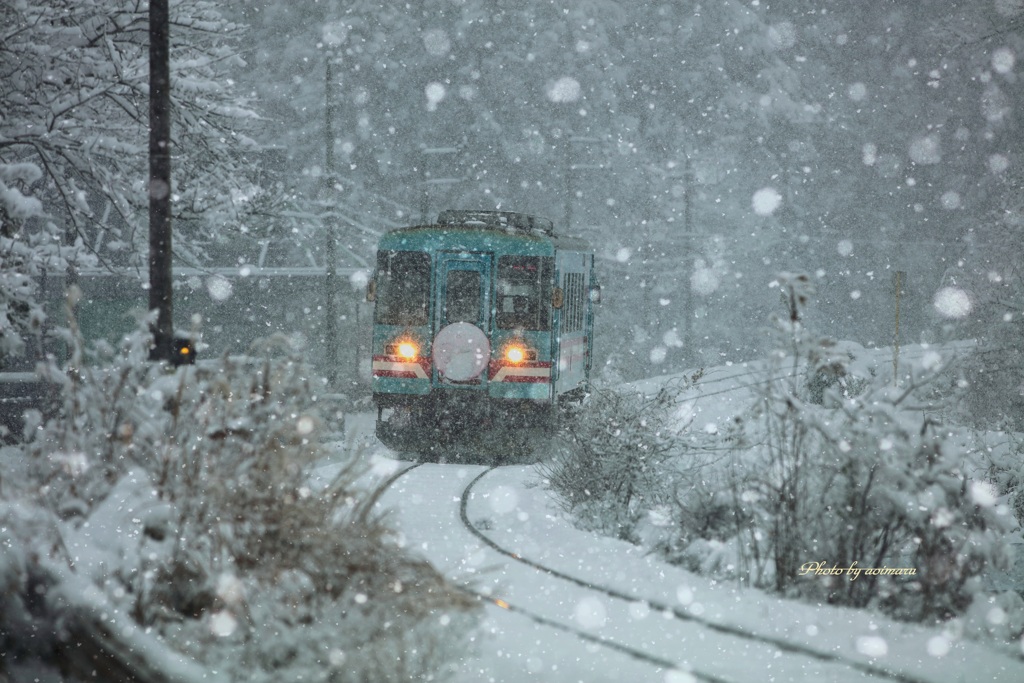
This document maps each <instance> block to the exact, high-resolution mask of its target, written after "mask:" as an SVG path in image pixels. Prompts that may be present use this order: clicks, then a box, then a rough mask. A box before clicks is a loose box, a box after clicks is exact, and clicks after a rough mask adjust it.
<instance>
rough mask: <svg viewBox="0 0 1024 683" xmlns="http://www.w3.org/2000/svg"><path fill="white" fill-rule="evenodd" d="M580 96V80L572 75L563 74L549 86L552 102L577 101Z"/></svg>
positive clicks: (549, 97)
mask: <svg viewBox="0 0 1024 683" xmlns="http://www.w3.org/2000/svg"><path fill="white" fill-rule="evenodd" d="M579 98H580V82H579V81H577V80H576V79H575V78H573V77H572V76H562V77H561V78H559V79H558V80H557V81H555V82H553V83H551V84H550V85H549V86H548V99H549V100H551V101H552V102H575V101H576V100H578V99H579Z"/></svg>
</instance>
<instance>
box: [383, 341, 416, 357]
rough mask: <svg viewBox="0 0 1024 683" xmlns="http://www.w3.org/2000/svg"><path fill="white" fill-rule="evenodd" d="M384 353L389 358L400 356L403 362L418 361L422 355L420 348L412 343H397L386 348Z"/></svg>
mask: <svg viewBox="0 0 1024 683" xmlns="http://www.w3.org/2000/svg"><path fill="white" fill-rule="evenodd" d="M384 353H386V354H387V355H389V356H398V357H399V358H401V359H403V360H416V358H418V357H419V355H420V348H419V347H418V346H417V345H416V344H415V343H414V342H411V341H402V342H396V343H394V344H388V345H387V346H386V347H384Z"/></svg>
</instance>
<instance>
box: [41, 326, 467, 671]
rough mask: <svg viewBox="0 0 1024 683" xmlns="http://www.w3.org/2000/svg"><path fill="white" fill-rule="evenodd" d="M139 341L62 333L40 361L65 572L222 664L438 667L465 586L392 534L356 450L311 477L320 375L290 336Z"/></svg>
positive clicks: (49, 484)
mask: <svg viewBox="0 0 1024 683" xmlns="http://www.w3.org/2000/svg"><path fill="white" fill-rule="evenodd" d="M148 346H149V336H148V335H147V334H145V332H143V331H140V332H139V333H137V334H135V335H133V336H131V337H130V338H128V339H127V340H126V341H125V345H124V348H123V349H122V350H121V351H120V352H114V351H113V349H111V348H109V347H102V346H101V347H98V348H97V355H96V356H95V357H93V358H92V359H86V358H85V357H84V356H85V354H84V353H83V352H82V349H81V344H79V343H77V342H75V343H73V344H72V348H73V351H72V354H71V365H70V367H69V368H67V372H63V373H57V372H54V373H53V374H54V377H55V379H57V378H59V379H61V381H62V382H63V383H64V397H65V401H64V408H63V413H62V415H61V416H60V418H59V419H56V420H53V421H51V422H49V423H47V424H36V425H34V431H35V434H36V435H35V439H34V440H33V442H32V444H31V447H30V454H31V457H32V460H33V463H34V469H35V477H36V480H37V483H38V484H41V487H40V490H41V491H42V497H43V499H44V501H45V502H46V504H47V505H48V506H49V508H50V509H51V510H52V511H53V512H54V513H55V518H59V519H62V520H64V521H63V523H62V525H63V526H64V528H65V529H66V533H65V536H66V538H65V540H64V543H65V545H67V546H68V547H69V548H70V549H71V553H72V555H74V556H77V557H79V559H77V560H76V561H75V563H74V564H75V571H76V572H78V573H80V574H84V575H87V576H89V577H90V578H91V579H92V580H93V581H94V583H96V584H97V585H100V586H102V587H103V588H104V589H105V590H106V592H107V593H108V594H109V596H110V598H111V600H112V601H113V602H114V603H115V604H116V605H117V606H118V608H119V609H121V610H123V612H124V613H125V614H130V615H131V617H132V618H133V619H134V620H135V621H136V622H138V623H140V624H143V625H145V626H149V627H152V628H153V629H154V630H155V632H157V633H160V634H162V635H163V636H164V638H165V639H166V640H167V641H168V642H170V643H172V644H174V645H175V646H176V647H178V648H179V649H181V650H183V651H185V652H187V653H189V654H191V655H193V656H194V657H195V658H196V659H197V660H199V661H201V662H205V663H208V664H210V665H211V666H215V667H216V668H218V669H220V670H225V669H230V670H231V673H232V674H233V678H238V679H241V678H247V679H250V680H255V681H278V680H300V679H302V680H331V681H341V682H345V681H363V680H375V681H405V680H414V679H415V680H421V679H426V678H429V677H430V676H434V677H438V676H440V675H441V674H442V673H443V671H444V670H445V669H446V667H448V666H449V665H450V664H451V662H453V661H454V659H455V658H456V657H458V656H461V655H462V654H463V652H464V649H465V646H466V643H467V642H468V639H467V638H466V637H465V636H466V635H467V632H468V630H469V629H470V628H471V627H472V625H473V623H474V622H475V615H476V607H475V604H476V603H475V602H474V601H472V600H471V599H469V598H468V597H466V595H465V594H464V593H462V592H460V591H458V589H456V588H455V587H453V586H452V585H450V584H448V583H447V581H446V580H445V579H444V577H443V576H441V575H440V574H439V573H438V572H437V571H436V570H434V569H433V567H431V566H430V565H429V564H427V563H426V562H425V561H423V560H421V559H419V558H416V557H414V556H411V555H409V554H408V553H406V552H405V551H404V550H402V549H401V548H400V547H399V545H398V543H397V542H396V541H395V539H394V538H392V532H391V531H390V529H389V528H388V526H387V525H386V524H385V523H384V522H383V521H382V518H381V517H380V515H379V514H377V513H374V511H373V509H372V508H373V505H374V503H375V502H376V500H377V498H378V494H377V492H375V491H372V490H365V489H364V488H362V487H361V486H360V485H359V484H358V483H357V480H358V478H359V477H360V475H361V474H363V465H362V464H361V460H360V458H359V454H358V453H356V452H352V451H350V452H349V453H348V454H347V457H348V459H347V461H346V462H345V463H344V466H343V467H341V469H340V471H339V472H338V474H337V475H336V476H335V477H334V478H333V480H332V481H330V483H329V484H328V485H327V486H325V487H324V486H320V485H317V484H314V483H313V479H311V474H310V465H312V464H313V463H316V462H317V461H319V460H321V459H322V458H323V457H324V455H325V451H323V450H322V448H321V446H320V443H319V440H318V429H319V427H320V424H321V420H320V417H319V415H318V411H317V403H316V391H315V385H314V383H313V382H312V378H311V377H310V374H309V371H308V368H307V367H306V366H305V365H304V363H302V362H301V360H300V359H299V358H297V357H295V356H294V355H292V354H291V353H290V352H289V348H288V345H287V341H286V340H285V339H284V338H274V339H270V340H265V341H263V342H260V343H258V345H256V346H254V348H253V349H252V350H251V353H250V355H249V356H248V357H247V358H245V359H241V360H237V359H231V358H224V359H221V360H219V361H215V362H211V363H207V364H203V365H201V366H186V367H182V368H178V369H177V370H175V371H173V372H171V371H168V370H166V369H164V368H163V367H162V366H158V365H154V364H153V363H150V362H148V361H147V356H148ZM86 360H91V362H86ZM114 529H116V532H115V531H112V530H114ZM227 662H229V664H226V663H227Z"/></svg>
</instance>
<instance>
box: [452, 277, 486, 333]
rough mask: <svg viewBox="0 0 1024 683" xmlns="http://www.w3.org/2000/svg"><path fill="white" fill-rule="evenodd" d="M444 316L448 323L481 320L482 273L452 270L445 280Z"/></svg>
mask: <svg viewBox="0 0 1024 683" xmlns="http://www.w3.org/2000/svg"><path fill="white" fill-rule="evenodd" d="M445 292H446V293H445V307H444V311H445V313H444V317H445V322H446V323H448V324H451V323H458V322H467V323H473V324H474V325H475V324H477V323H478V322H480V273H479V272H477V271H475V270H450V271H448V279H447V281H446V282H445Z"/></svg>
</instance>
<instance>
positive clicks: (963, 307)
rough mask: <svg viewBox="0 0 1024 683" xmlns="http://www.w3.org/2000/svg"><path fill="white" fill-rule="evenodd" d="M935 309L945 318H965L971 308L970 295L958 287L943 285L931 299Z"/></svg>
mask: <svg viewBox="0 0 1024 683" xmlns="http://www.w3.org/2000/svg"><path fill="white" fill-rule="evenodd" d="M932 304H933V305H934V306H935V310H936V311H938V312H939V315H941V316H943V317H945V318H965V317H967V316H968V315H969V314H970V312H971V309H972V308H973V306H972V304H971V297H970V295H968V294H967V292H965V291H964V290H962V289H960V288H959V287H943V288H942V289H940V290H939V291H937V292H935V298H934V299H933V300H932Z"/></svg>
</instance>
